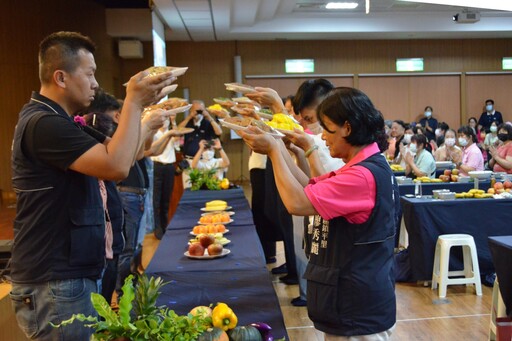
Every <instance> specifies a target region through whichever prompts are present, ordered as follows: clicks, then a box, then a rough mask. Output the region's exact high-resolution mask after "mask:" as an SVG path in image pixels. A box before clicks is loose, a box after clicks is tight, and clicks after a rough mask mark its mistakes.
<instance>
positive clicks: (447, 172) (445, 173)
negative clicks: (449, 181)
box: [444, 169, 452, 176]
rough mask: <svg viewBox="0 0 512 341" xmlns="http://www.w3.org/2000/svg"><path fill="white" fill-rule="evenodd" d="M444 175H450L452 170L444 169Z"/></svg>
mask: <svg viewBox="0 0 512 341" xmlns="http://www.w3.org/2000/svg"><path fill="white" fill-rule="evenodd" d="M444 175H448V176H450V175H452V170H451V169H445V170H444Z"/></svg>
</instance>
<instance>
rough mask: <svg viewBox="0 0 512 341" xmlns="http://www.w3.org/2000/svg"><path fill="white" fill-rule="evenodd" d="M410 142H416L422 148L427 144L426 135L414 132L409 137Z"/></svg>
mask: <svg viewBox="0 0 512 341" xmlns="http://www.w3.org/2000/svg"><path fill="white" fill-rule="evenodd" d="M411 142H416V145H420V144H421V145H422V146H423V149H425V147H426V146H427V137H426V136H425V135H420V134H416V135H413V136H412V137H411Z"/></svg>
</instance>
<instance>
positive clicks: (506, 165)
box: [489, 124, 512, 174]
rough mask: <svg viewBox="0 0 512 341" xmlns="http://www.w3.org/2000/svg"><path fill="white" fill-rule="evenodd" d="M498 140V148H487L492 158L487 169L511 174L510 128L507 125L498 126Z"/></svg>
mask: <svg viewBox="0 0 512 341" xmlns="http://www.w3.org/2000/svg"><path fill="white" fill-rule="evenodd" d="M498 139H499V140H500V146H499V147H497V148H496V147H494V146H491V147H489V153H490V154H491V156H492V159H491V160H490V161H489V167H492V169H493V171H495V172H507V173H508V174H512V143H511V142H512V126H510V125H508V124H502V125H500V127H499V128H498Z"/></svg>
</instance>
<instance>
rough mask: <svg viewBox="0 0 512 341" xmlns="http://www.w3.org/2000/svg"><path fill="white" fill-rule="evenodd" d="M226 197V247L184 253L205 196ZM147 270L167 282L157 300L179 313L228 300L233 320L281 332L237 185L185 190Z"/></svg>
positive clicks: (273, 296) (278, 312) (283, 334)
mask: <svg viewBox="0 0 512 341" xmlns="http://www.w3.org/2000/svg"><path fill="white" fill-rule="evenodd" d="M215 199H219V200H225V201H227V203H228V205H229V206H233V211H235V215H233V216H232V218H233V220H234V222H233V223H231V224H228V225H226V228H228V229H229V233H227V234H226V235H225V236H226V238H228V239H230V240H231V243H230V244H228V245H226V246H225V247H226V248H227V249H229V250H230V251H231V253H230V254H228V255H227V256H225V257H222V258H216V259H210V260H197V259H189V258H187V257H186V256H185V255H184V252H185V251H186V250H187V245H188V240H189V239H191V238H193V236H192V235H190V231H191V230H192V227H193V226H195V225H197V221H198V220H199V217H200V216H201V213H202V212H201V211H200V208H202V207H204V206H205V205H204V204H205V202H207V201H210V200H215ZM146 273H147V274H148V275H149V276H160V277H162V278H163V279H164V280H165V281H167V282H170V283H169V284H168V285H166V286H164V287H163V288H162V293H161V295H160V297H159V299H158V304H160V305H161V304H165V305H167V306H169V307H170V308H171V309H173V310H174V311H176V312H177V313H178V314H186V313H187V312H189V311H190V310H191V309H192V308H193V307H195V306H198V305H210V304H216V303H217V302H224V303H226V304H228V305H229V306H230V307H231V308H232V309H233V311H234V312H235V314H236V315H237V316H238V319H239V322H238V324H239V325H241V326H243V325H247V324H249V323H252V322H265V323H268V324H269V325H270V326H271V327H272V329H273V335H274V336H277V337H278V338H281V337H286V338H288V335H287V333H286V328H285V325H284V320H283V316H282V313H281V308H280V306H279V301H278V299H277V296H276V294H275V291H274V287H273V285H272V282H271V278H270V275H269V272H268V270H267V268H266V265H265V257H264V256H263V251H262V249H261V245H260V243H259V240H258V236H257V234H256V230H255V227H254V224H253V220H252V214H251V210H250V207H249V205H248V202H247V200H246V199H245V196H244V193H243V191H242V190H241V189H230V190H224V191H194V192H192V191H188V190H187V191H185V192H184V194H183V197H182V199H181V200H180V203H179V205H178V208H177V210H176V213H175V214H174V217H173V219H172V220H171V222H170V223H169V226H168V227H167V232H166V233H165V235H164V237H163V238H162V241H161V242H160V245H159V246H158V249H157V250H156V252H155V255H154V256H153V258H152V260H151V263H150V264H149V266H148V268H147V269H146Z"/></svg>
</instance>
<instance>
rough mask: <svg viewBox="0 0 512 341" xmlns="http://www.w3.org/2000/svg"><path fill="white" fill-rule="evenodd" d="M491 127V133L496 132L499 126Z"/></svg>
mask: <svg viewBox="0 0 512 341" xmlns="http://www.w3.org/2000/svg"><path fill="white" fill-rule="evenodd" d="M490 129H491V133H495V132H497V131H498V127H496V126H491V128H490Z"/></svg>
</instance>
